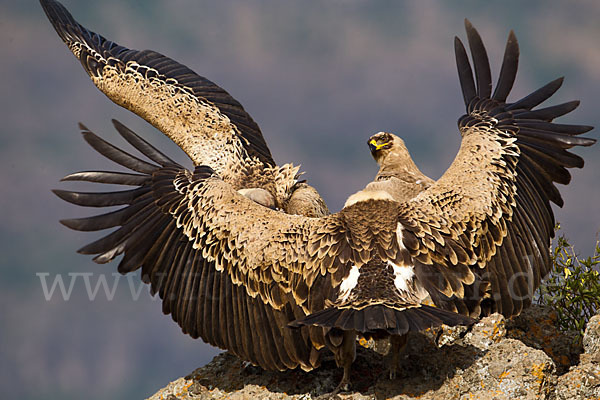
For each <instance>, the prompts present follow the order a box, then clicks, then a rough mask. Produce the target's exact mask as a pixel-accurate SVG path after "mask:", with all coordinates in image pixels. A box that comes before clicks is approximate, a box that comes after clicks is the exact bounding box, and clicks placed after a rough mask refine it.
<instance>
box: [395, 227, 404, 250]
mask: <svg viewBox="0 0 600 400" xmlns="http://www.w3.org/2000/svg"><path fill="white" fill-rule="evenodd" d="M396 241H397V242H398V247H399V248H400V251H406V247H404V243H402V224H398V227H397V228H396Z"/></svg>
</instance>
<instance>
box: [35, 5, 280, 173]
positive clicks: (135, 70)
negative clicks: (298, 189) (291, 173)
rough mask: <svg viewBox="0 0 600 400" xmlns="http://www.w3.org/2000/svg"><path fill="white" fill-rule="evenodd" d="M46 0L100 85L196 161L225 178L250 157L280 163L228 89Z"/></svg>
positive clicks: (49, 13) (54, 21) (49, 11)
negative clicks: (122, 42)
mask: <svg viewBox="0 0 600 400" xmlns="http://www.w3.org/2000/svg"><path fill="white" fill-rule="evenodd" d="M40 3H41V4H42V7H43V8H44V11H45V12H46V15H47V16H48V19H49V20H50V22H51V23H52V25H53V26H54V29H56V32H57V33H58V35H59V36H60V37H61V39H62V40H63V41H64V42H65V43H66V44H67V46H68V47H69V49H70V50H71V52H72V53H73V54H74V55H75V57H77V59H79V61H80V62H81V65H82V66H83V68H84V69H85V71H86V72H87V73H88V75H89V76H90V78H91V79H92V81H93V82H94V84H95V85H96V86H97V87H98V89H100V90H101V91H102V92H103V93H104V94H105V95H106V96H107V97H108V98H109V99H111V100H112V101H114V102H115V103H117V104H118V105H120V106H122V107H125V108H127V109H128V110H130V111H133V112H134V113H136V114H138V115H139V116H140V117H142V118H144V119H145V120H146V121H148V122H149V123H151V124H152V125H154V126H155V127H156V128H158V129H159V130H160V131H162V132H163V133H164V134H166V135H167V136H168V137H169V138H171V139H172V140H173V141H174V142H175V143H176V144H177V145H178V146H179V147H181V148H182V149H183V150H184V151H185V152H186V153H187V155H188V156H189V157H190V158H191V159H192V161H194V164H195V165H210V166H211V167H212V168H213V169H214V170H215V171H217V172H218V173H219V174H220V175H221V176H223V177H224V179H231V177H235V176H237V175H239V174H240V172H241V171H243V170H244V167H245V166H246V165H245V164H247V163H251V162H254V163H262V164H264V165H265V166H274V165H275V162H274V161H273V157H272V156H271V152H270V151H269V148H268V146H267V144H266V142H265V140H264V138H263V136H262V133H261V131H260V128H259V127H258V125H257V124H256V122H254V120H253V119H252V118H251V117H250V115H248V113H247V112H246V111H245V110H244V108H243V107H242V106H241V104H240V103H238V102H237V101H236V100H235V99H234V98H233V97H232V96H231V95H230V94H229V93H227V92H226V91H225V90H223V89H222V88H220V87H219V86H217V85H215V84H214V83H213V82H211V81H209V80H208V79H206V78H204V77H201V76H199V75H197V74H196V73H195V72H193V71H192V70H190V69H189V68H187V67H186V66H184V65H182V64H179V63H178V62H177V61H174V60H172V59H170V58H169V57H166V56H164V55H162V54H160V53H157V52H155V51H152V50H143V51H138V50H131V49H128V48H126V47H123V46H120V45H118V44H116V43H114V42H111V41H109V40H107V39H105V38H104V37H103V36H101V35H99V34H97V33H94V32H92V31H90V30H88V29H86V28H85V27H83V26H82V25H80V24H79V23H78V22H77V21H75V20H74V19H73V17H72V16H71V14H70V13H69V12H68V11H67V9H66V8H65V7H64V6H63V5H62V4H60V3H59V2H57V1H55V0H40Z"/></svg>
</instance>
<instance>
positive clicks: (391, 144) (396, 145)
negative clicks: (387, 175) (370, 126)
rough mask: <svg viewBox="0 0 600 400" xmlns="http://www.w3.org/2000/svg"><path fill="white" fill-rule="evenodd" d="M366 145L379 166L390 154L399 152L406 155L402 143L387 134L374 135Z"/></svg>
mask: <svg viewBox="0 0 600 400" xmlns="http://www.w3.org/2000/svg"><path fill="white" fill-rule="evenodd" d="M367 143H368V144H369V149H370V150H371V155H372V156H373V158H374V159H375V161H377V164H379V165H381V163H382V162H383V161H384V160H385V159H386V158H387V156H388V155H389V154H390V153H398V152H399V153H407V154H408V151H407V150H406V146H405V145H404V141H403V140H402V139H400V138H399V137H398V136H396V135H393V134H391V133H388V132H379V133H376V134H374V135H373V136H371V137H370V138H369V141H368V142H367Z"/></svg>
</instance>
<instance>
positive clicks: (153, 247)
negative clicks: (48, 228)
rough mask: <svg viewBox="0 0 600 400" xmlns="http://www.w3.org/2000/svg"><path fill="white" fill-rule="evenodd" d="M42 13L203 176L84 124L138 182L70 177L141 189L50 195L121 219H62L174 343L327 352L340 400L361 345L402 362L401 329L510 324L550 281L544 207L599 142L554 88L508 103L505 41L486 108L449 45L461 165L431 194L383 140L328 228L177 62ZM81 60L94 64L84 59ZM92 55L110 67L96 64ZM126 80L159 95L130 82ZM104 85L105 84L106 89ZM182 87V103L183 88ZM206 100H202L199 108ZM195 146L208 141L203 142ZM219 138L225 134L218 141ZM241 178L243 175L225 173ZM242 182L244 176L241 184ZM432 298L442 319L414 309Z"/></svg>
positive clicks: (248, 352)
mask: <svg viewBox="0 0 600 400" xmlns="http://www.w3.org/2000/svg"><path fill="white" fill-rule="evenodd" d="M42 5H43V6H44V9H45V10H46V13H47V15H48V17H49V18H50V20H51V21H52V23H53V25H54V26H55V28H56V30H57V32H58V33H59V35H60V36H61V37H62V38H63V40H65V42H67V44H68V45H69V47H70V48H71V50H72V51H73V53H74V54H75V55H76V56H77V57H78V58H80V60H82V64H83V66H84V68H86V70H88V72H89V73H90V75H91V76H92V79H97V82H96V84H97V85H98V87H100V89H101V90H103V91H105V93H108V95H109V97H111V99H113V101H116V102H117V103H119V104H122V105H124V106H126V107H128V108H130V109H132V110H133V111H135V112H137V113H138V114H140V115H142V116H144V117H145V118H146V119H148V120H149V121H150V122H151V123H153V124H155V125H156V126H158V127H159V128H160V129H162V130H163V132H165V133H166V134H167V135H169V136H170V137H172V138H173V139H174V140H175V141H176V142H177V143H178V144H179V145H180V146H181V147H182V148H184V149H185V150H186V152H188V154H189V155H190V157H191V158H192V159H193V160H194V161H195V163H196V164H197V166H196V168H195V170H194V171H188V170H186V169H185V168H183V167H182V166H180V165H178V164H177V163H175V162H173V161H172V160H170V159H168V158H167V157H166V156H164V155H163V154H162V153H160V152H159V151H158V150H157V149H155V148H154V147H152V146H151V145H149V144H148V143H147V142H145V141H144V140H143V139H141V138H140V137H138V136H137V135H136V134H134V133H133V132H131V131H130V130H128V129H127V128H125V127H124V126H122V125H121V124H119V123H118V122H115V126H116V128H117V130H118V131H119V133H120V134H121V135H122V136H123V137H124V138H125V139H126V140H127V141H128V142H129V143H130V144H132V145H133V147H135V148H136V149H137V150H138V151H139V152H140V153H142V154H143V155H144V156H145V157H146V158H147V159H148V161H145V160H142V159H140V158H138V157H135V156H133V155H131V154H128V153H126V152H124V151H122V150H120V149H118V148H116V147H115V146H113V145H111V144H109V143H107V142H105V141H103V140H102V139H100V138H99V137H98V136H96V135H95V134H93V133H92V132H91V131H89V130H88V129H87V128H86V127H84V126H82V127H81V128H82V133H83V136H84V138H85V139H86V141H87V142H88V143H89V144H90V145H91V146H92V147H93V148H94V149H95V150H97V151H98V152H100V153H101V154H103V155H105V156H106V157H107V158H109V159H111V160H113V161H114V162H116V163H118V164H121V165H123V166H125V167H127V168H129V169H130V170H132V171H133V172H131V173H122V172H121V173H116V172H101V171H98V172H93V171H92V172H79V173H75V174H71V175H69V176H67V177H66V178H64V179H65V180H82V181H89V182H96V183H110V184H122V185H128V186H133V187H134V188H133V189H130V190H125V191H121V192H107V193H80V192H72V191H64V190H56V191H55V193H56V194H57V195H58V196H59V197H61V198H63V199H64V200H67V201H69V202H72V203H74V204H78V205H81V206H90V207H101V206H114V205H123V206H124V207H123V208H121V209H119V210H116V211H111V212H108V213H106V214H101V215H97V216H92V217H87V218H79V219H69V220H63V221H61V222H62V223H63V224H65V225H66V226H68V227H70V228H72V229H77V230H82V231H97V230H102V229H107V228H113V227H116V230H114V231H113V232H112V233H110V234H107V235H106V236H104V237H102V238H100V239H98V240H96V241H95V242H93V243H90V244H88V245H86V246H84V247H83V248H81V249H80V250H79V251H80V252H81V253H83V254H95V255H96V256H95V258H94V261H96V262H98V263H106V262H109V261H112V260H113V259H115V258H116V257H118V256H119V255H123V257H122V259H121V260H120V263H119V266H118V270H119V272H121V273H128V272H132V271H135V270H138V269H141V272H142V279H143V280H144V282H146V283H149V284H150V285H151V288H152V291H153V293H158V294H159V296H160V297H161V298H162V299H163V311H164V312H165V313H167V314H171V315H172V317H173V319H174V320H175V321H176V322H177V323H178V324H179V325H180V326H181V328H182V330H183V331H184V332H185V333H187V334H189V335H191V336H192V337H195V338H196V337H201V338H202V339H203V340H205V341H207V342H209V343H211V344H213V345H215V346H218V347H221V348H224V349H227V350H229V351H231V352H232V353H234V354H236V355H237V356H239V357H240V358H242V359H244V360H248V361H250V362H252V363H254V364H257V365H260V366H261V367H263V368H266V369H276V370H285V369H289V368H296V367H301V368H302V369H304V370H311V369H313V368H316V367H317V366H319V363H320V356H321V354H322V352H323V349H324V348H328V349H330V350H331V351H333V353H334V354H335V358H336V361H337V362H338V365H339V366H340V367H343V369H344V376H343V379H342V382H341V383H340V386H339V387H338V388H346V387H347V386H348V385H349V384H350V382H349V371H350V366H351V364H352V361H353V358H354V350H355V343H356V340H355V338H356V335H357V334H364V335H369V334H373V335H379V336H381V335H390V336H391V337H392V342H393V343H394V344H395V350H396V351H397V350H398V348H399V347H400V346H402V345H403V343H404V342H405V338H404V335H405V334H406V333H407V332H409V331H418V330H422V329H426V328H429V327H432V326H439V325H441V324H448V325H457V324H469V323H472V322H473V319H472V318H477V317H480V316H482V315H487V314H489V313H491V312H500V313H502V314H504V315H505V316H507V317H508V316H513V315H517V314H519V313H520V312H521V310H522V309H523V308H524V307H527V306H528V305H529V304H530V303H531V300H532V297H533V292H534V290H535V289H536V288H537V287H538V286H539V284H540V281H541V279H542V278H543V277H544V275H546V273H547V272H548V271H549V269H550V266H551V259H550V252H549V245H550V239H551V237H552V236H553V228H554V217H553V214H552V209H551V206H550V202H554V203H555V204H558V205H560V206H562V199H561V197H560V193H559V192H558V189H557V188H556V187H555V186H554V183H563V184H566V183H568V182H569V180H570V174H569V172H568V171H567V168H572V167H582V166H583V160H582V159H581V158H580V157H578V156H576V155H574V154H572V153H570V152H568V151H567V150H568V149H569V148H571V147H574V146H589V145H591V144H593V143H594V142H595V141H594V140H593V139H587V138H581V137H578V136H577V135H579V134H581V133H584V132H587V131H589V130H590V129H591V127H588V126H583V125H565V124H555V123H553V122H552V121H553V120H554V118H557V117H559V116H561V115H564V114H566V113H568V112H570V111H572V110H573V109H574V108H575V107H576V106H577V105H578V102H569V103H564V104H559V105H556V106H551V107H546V108H536V107H538V106H539V105H540V104H541V103H542V102H544V101H545V100H547V99H548V98H550V97H551V96H552V95H553V94H554V93H555V92H556V90H558V88H559V87H560V85H561V84H562V79H559V80H556V81H553V82H550V83H549V84H548V85H546V86H544V87H542V88H541V89H539V90H537V91H535V92H533V93H532V94H530V95H529V96H527V97H525V98H523V99H521V100H518V101H516V102H513V103H507V102H506V99H507V96H508V94H509V92H510V90H511V88H512V85H513V82H514V79H515V76H516V71H517V60H518V54H519V51H518V45H517V41H516V38H515V36H514V34H513V33H512V32H511V33H510V35H509V39H508V43H507V47H506V51H505V55H504V60H503V63H502V69H501V72H500V77H499V79H498V84H497V85H496V88H495V90H494V92H493V93H492V83H491V82H492V81H491V74H490V69H489V62H488V58H487V55H486V52H485V48H484V47H483V44H482V42H481V38H480V37H479V35H478V33H477V31H476V30H475V29H474V28H473V27H472V26H471V24H470V23H469V22H468V21H467V22H466V30H467V36H468V40H469V45H470V49H471V54H472V58H473V64H474V68H475V76H476V79H474V78H473V71H472V69H471V64H470V62H469V60H468V57H467V54H466V50H465V48H464V46H463V45H462V43H461V42H460V40H459V39H456V41H455V52H456V59H457V66H458V72H459V78H460V82H461V88H462V91H463V97H464V100H465V105H466V108H467V113H466V114H465V115H463V116H462V117H461V118H460V119H459V130H460V133H461V135H462V143H461V147H460V149H459V152H458V154H457V156H456V158H455V160H454V161H453V163H452V164H451V166H450V167H449V168H448V170H447V171H446V173H444V175H443V176H442V177H441V178H440V179H439V180H437V181H435V182H433V181H432V180H430V179H429V178H427V177H426V176H424V175H423V174H422V173H421V172H420V171H419V170H418V168H417V167H416V166H415V165H414V163H413V162H412V160H411V159H410V156H409V155H408V152H407V151H406V148H405V147H404V144H403V143H402V142H401V141H400V139H399V138H396V137H395V136H391V135H390V134H383V135H380V136H382V140H381V141H379V139H380V137H378V136H377V135H376V136H377V137H372V138H371V140H370V141H369V143H370V145H371V144H372V145H373V146H374V147H375V151H374V156H375V158H376V160H377V161H378V163H379V165H380V171H379V173H378V175H377V178H376V180H375V181H374V182H372V183H370V184H369V185H368V186H367V188H366V189H365V190H363V191H361V192H359V194H357V195H354V196H352V197H354V198H352V197H351V199H349V201H348V202H347V205H346V206H345V207H344V208H343V209H342V210H341V211H340V212H338V213H335V214H328V212H327V209H326V207H325V205H324V203H322V200H315V199H320V197H319V196H318V194H317V193H316V191H315V190H314V189H313V188H310V187H309V186H307V185H305V184H303V183H298V182H295V176H296V174H297V170H296V169H295V167H292V166H289V165H288V166H284V167H277V166H275V164H274V163H272V162H271V158H270V154H269V153H268V149H267V148H266V144H264V140H263V139H262V135H260V132H259V131H257V130H256V129H257V127H256V128H253V129H250V130H247V129H246V128H243V127H250V128H252V127H254V126H255V124H254V123H253V122H252V121H251V119H249V116H247V114H245V112H243V109H242V108H241V106H239V104H238V103H237V102H235V101H234V100H233V99H231V98H230V96H229V95H227V94H226V93H225V92H224V91H222V90H221V89H220V88H216V86H214V84H212V83H206V82H207V81H201V80H199V79H204V78H199V77H198V76H197V75H195V74H193V73H192V72H191V71H189V70H187V69H177V68H185V67H177V68H175V67H173V68H174V69H170V68H171V67H169V68H167V69H166V70H163V69H161V68H162V67H161V65H163V64H161V63H163V62H164V63H165V64H164V65H173V63H174V62H173V61H172V60H170V59H165V58H160V57H158V56H156V54H157V53H154V52H148V51H146V52H136V51H132V50H128V49H125V48H122V47H120V46H117V45H115V44H113V43H112V42H108V41H106V40H105V39H104V38H102V37H101V36H99V35H97V34H94V33H92V32H90V31H88V30H87V29H85V28H83V27H82V26H81V25H79V24H78V23H77V22H75V21H74V20H73V19H72V17H71V16H70V14H68V12H67V11H66V10H65V9H64V7H62V6H61V5H60V4H59V3H57V2H55V1H53V0H42ZM82 43H84V44H82ZM85 43H87V44H85ZM91 45H94V46H96V47H98V48H99V49H100V50H101V51H100V52H99V53H98V50H94V51H95V52H96V53H94V51H91V50H90V46H91ZM86 52H87V53H86ZM98 54H100V55H102V54H115V55H116V56H115V57H116V59H115V60H113V59H111V58H110V57H108V58H105V60H99V61H98V59H97V58H94V57H97V56H98ZM157 57H158V58H157ZM161 57H162V56H161ZM129 59H135V60H134V61H127V60H129ZM158 59H160V60H162V61H160V62H155V61H153V60H158ZM92 60H96V61H95V62H92ZM144 60H147V61H148V63H147V64H150V66H151V67H152V68H155V69H156V70H157V71H159V72H160V73H162V74H164V76H165V77H166V76H167V75H169V74H170V75H172V76H178V77H179V80H178V81H177V82H179V83H177V84H175V83H174V81H173V80H171V79H172V78H164V79H163V78H160V77H159V78H156V76H155V75H154V72H151V70H149V69H144V68H142V67H141V64H143V61H144ZM177 65H178V64H177ZM123 68H125V69H124V71H125V77H123V76H122V74H123V73H124V72H123V71H121V69H123ZM129 70H135V71H137V72H136V73H138V74H139V73H142V75H143V77H144V78H142V79H147V82H146V83H149V84H150V86H152V84H154V83H156V84H157V85H158V88H154V87H150V88H148V89H146V86H144V87H143V88H142V87H140V86H136V85H137V83H136V82H133V81H131V82H128V79H130V78H129V77H128V76H127V73H128V72H127V71H129ZM140 71H141V72H140ZM161 71H162V72H161ZM111 74H113V75H114V78H111V79H112V80H111V82H110V83H103V82H104V81H105V80H106V78H104V77H105V76H108V75H111ZM119 74H121V75H119ZM191 74H193V75H191ZM117 75H119V76H118V77H117ZM132 76H133V75H132ZM135 76H136V77H139V75H135ZM94 77H96V78H94ZM98 77H100V78H98ZM153 79H159V81H154V80H153ZM186 79H190V80H191V81H194V82H202V83H201V84H192V83H190V82H191V81H186ZM133 80H135V79H133ZM182 82H183V83H182ZM185 82H188V84H189V85H190V87H192V90H187V89H184V88H183V87H188V86H186V84H185ZM171 84H172V85H174V86H168V85H171ZM178 85H182V87H180V86H178ZM194 85H196V86H194ZM203 85H205V86H206V85H208V86H207V87H210V88H211V89H210V90H206V91H205V93H204V92H202V90H203V89H202V88H204V87H205V86H203ZM211 85H213V86H211ZM165 88H169V90H167V91H165ZM219 90H221V91H219ZM129 91H133V92H129ZM201 92H202V93H204V94H205V95H206V96H204V97H202V96H200V95H199V93H201ZM213 92H215V93H217V94H216V95H214V96H215V97H210V96H212V94H211V93H213ZM169 93H177V96H178V97H177V99H178V100H177V102H175V103H177V104H185V106H184V108H179V109H178V110H186V113H189V114H190V117H189V119H183V120H177V118H175V117H174V116H173V112H172V110H173V109H172V107H173V106H174V105H173V104H170V105H168V104H167V105H164V104H163V105H160V103H161V102H162V101H163V100H164V97H162V96H163V95H166V96H168V95H169ZM138 96H139V98H138ZM157 96H158V97H157ZM201 97H202V99H204V100H202V99H201ZM209 98H211V99H212V100H210V99H209ZM140 99H142V100H140ZM219 99H221V100H222V102H221V103H219V101H220V100H219ZM223 99H226V101H225V100H223ZM169 101H170V100H167V103H169ZM135 102H140V104H138V105H134V104H133V103H135ZM155 103H158V105H157V104H155ZM188 103H189V104H188ZM217 104H218V106H217ZM150 109H153V110H155V113H154V114H153V113H152V112H150V111H148V110H150ZM144 110H146V111H144ZM219 110H220V111H219ZM156 111H158V112H156ZM186 115H188V114H186ZM203 115H204V117H203ZM225 117H227V118H225ZM204 118H207V119H206V120H205V119H204ZM236 118H237V119H236ZM239 118H245V119H244V121H245V123H241V122H239V121H240V120H239ZM233 121H238V122H233ZM190 124H191V125H190ZM217 125H218V126H219V127H220V128H219V129H217V130H216V131H214V132H213V131H212V129H213V128H214V126H217ZM202 132H204V133H202ZM206 132H213V133H215V135H216V136H217V138H216V139H210V140H207V139H206V136H203V135H205V133H206ZM223 132H230V134H231V135H230V136H227V135H225V136H219V135H220V134H222V133H223ZM257 132H258V133H257ZM386 135H387V136H386ZM383 136H385V137H383ZM231 140H233V142H234V143H233V144H232V143H231ZM371 142H373V143H371ZM225 144H226V145H225ZM386 146H387V147H386ZM387 150H390V151H387ZM244 152H245V154H244V155H242V156H241V157H240V156H239V154H240V153H244ZM240 160H246V161H244V162H243V163H241V164H240V162H241V161H240ZM246 162H247V165H246V164H244V163H246ZM235 163H237V165H238V166H240V165H241V166H242V167H244V168H246V167H247V168H246V170H244V172H241V173H240V172H239V171H238V172H236V171H237V170H236V168H233V167H232V165H233V164H235ZM260 163H262V166H260V165H259V164H260ZM257 165H259V166H258V167H257ZM267 170H269V171H271V172H272V173H271V172H269V173H265V171H267ZM256 171H262V172H260V173H257V172H256ZM257 174H258V175H260V176H261V177H262V178H264V179H265V181H264V183H262V181H261V179H262V178H259V177H258V175H257ZM291 176H294V179H290V177H291ZM242 177H243V178H244V179H246V178H248V177H252V178H251V179H250V178H249V179H250V180H251V181H252V185H250V186H249V185H246V184H244V183H243V182H242V181H243V179H242V180H240V179H241V178H242ZM419 181H420V182H419ZM240 182H242V183H240ZM257 182H259V183H260V184H256V183H257ZM292 182H293V183H292ZM244 189H261V190H264V191H266V192H267V193H265V192H262V191H255V190H251V191H250V192H245V191H244ZM239 190H242V194H241V193H240V192H239ZM294 190H295V191H294ZM294 193H296V195H297V197H295V198H294ZM243 194H246V195H248V197H256V198H257V199H259V200H258V203H263V202H265V203H268V205H271V203H270V202H271V201H273V202H274V204H275V205H276V207H275V208H282V207H283V208H284V209H285V210H287V211H288V212H287V213H286V212H281V211H278V210H274V209H272V207H270V206H267V207H265V206H262V205H260V204H258V203H257V202H255V201H253V200H251V199H249V198H248V197H246V196H244V195H243ZM269 195H271V196H272V198H270V197H269ZM265 197H266V199H267V200H264V198H265ZM261 199H262V200H261ZM286 207H287V208H286ZM290 211H291V212H290ZM295 213H298V214H302V215H291V214H295ZM425 298H429V299H431V301H433V303H434V304H435V307H431V306H428V305H425V304H423V300H424V299H425ZM392 370H393V367H392Z"/></svg>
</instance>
